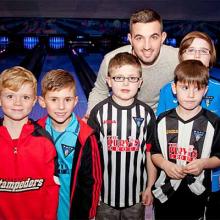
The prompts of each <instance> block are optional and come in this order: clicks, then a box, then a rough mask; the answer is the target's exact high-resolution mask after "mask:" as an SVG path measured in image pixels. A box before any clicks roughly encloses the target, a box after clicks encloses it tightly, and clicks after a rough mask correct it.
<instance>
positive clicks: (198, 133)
mask: <svg viewBox="0 0 220 220" xmlns="http://www.w3.org/2000/svg"><path fill="white" fill-rule="evenodd" d="M193 135H194V136H195V138H196V141H199V140H200V139H201V138H202V137H203V136H204V135H205V132H204V131H196V130H193Z"/></svg>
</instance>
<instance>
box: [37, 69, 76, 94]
mask: <svg viewBox="0 0 220 220" xmlns="http://www.w3.org/2000/svg"><path fill="white" fill-rule="evenodd" d="M67 87H71V88H72V89H73V90H74V94H75V93H76V85H75V80H74V78H73V76H72V75H71V74H70V73H69V72H67V71H65V70H62V69H57V70H51V71H49V72H47V73H46V75H45V76H44V77H43V79H42V81H41V93H42V94H41V95H42V96H43V97H45V95H46V93H47V92H48V91H59V90H61V89H63V88H67Z"/></svg>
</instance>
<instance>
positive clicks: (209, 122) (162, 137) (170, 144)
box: [151, 109, 220, 202]
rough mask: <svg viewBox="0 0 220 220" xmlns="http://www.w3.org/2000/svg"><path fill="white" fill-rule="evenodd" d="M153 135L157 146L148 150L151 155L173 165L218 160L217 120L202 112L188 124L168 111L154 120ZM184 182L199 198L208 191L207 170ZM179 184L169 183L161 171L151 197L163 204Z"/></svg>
mask: <svg viewBox="0 0 220 220" xmlns="http://www.w3.org/2000/svg"><path fill="white" fill-rule="evenodd" d="M156 133H157V138H156V142H157V144H156V145H154V146H153V147H152V148H151V153H152V154H158V153H159V154H162V155H163V157H164V158H165V159H167V160H169V161H171V162H173V163H176V164H179V165H183V166H184V165H186V164H187V163H189V162H190V161H192V160H195V159H199V158H209V157H211V156H217V157H219V158H220V118H218V117H217V115H215V114H213V113H212V112H210V111H208V110H205V109H202V110H201V111H200V112H199V113H198V114H197V115H196V116H195V117H193V118H191V119H190V120H188V121H184V120H182V119H181V118H180V117H179V116H178V115H177V113H176V109H172V110H169V111H167V112H165V113H163V114H161V115H160V116H159V117H158V119H157V132H156ZM185 178H186V180H187V182H188V187H189V188H190V190H191V191H192V193H195V194H197V195H200V194H202V193H203V192H204V190H206V189H207V187H208V188H210V183H211V182H210V170H205V171H203V172H202V173H201V174H200V175H199V176H192V175H187V176H186V177H185ZM179 184H180V181H178V180H172V179H170V178H169V177H168V176H167V175H166V173H165V172H164V171H163V170H161V171H160V173H159V177H158V179H157V181H156V182H155V187H154V189H155V190H153V193H154V195H155V197H157V198H158V199H159V200H160V201H161V202H165V201H167V199H168V198H169V197H170V196H171V195H172V194H173V192H174V191H176V190H177V189H178V187H179Z"/></svg>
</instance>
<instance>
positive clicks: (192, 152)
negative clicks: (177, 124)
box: [168, 143, 198, 162]
mask: <svg viewBox="0 0 220 220" xmlns="http://www.w3.org/2000/svg"><path fill="white" fill-rule="evenodd" d="M168 153H169V159H175V160H183V161H186V162H191V161H193V160H195V159H197V156H198V152H197V150H196V149H194V146H193V145H189V146H188V147H187V148H186V147H181V146H179V145H178V144H177V143H168Z"/></svg>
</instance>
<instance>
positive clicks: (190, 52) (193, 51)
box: [185, 47, 210, 55]
mask: <svg viewBox="0 0 220 220" xmlns="http://www.w3.org/2000/svg"><path fill="white" fill-rule="evenodd" d="M197 52H198V53H199V54H200V55H209V54H210V50H209V49H207V48H200V49H196V48H194V47H189V48H187V49H186V50H185V53H186V54H188V55H195V54H196V53H197Z"/></svg>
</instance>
